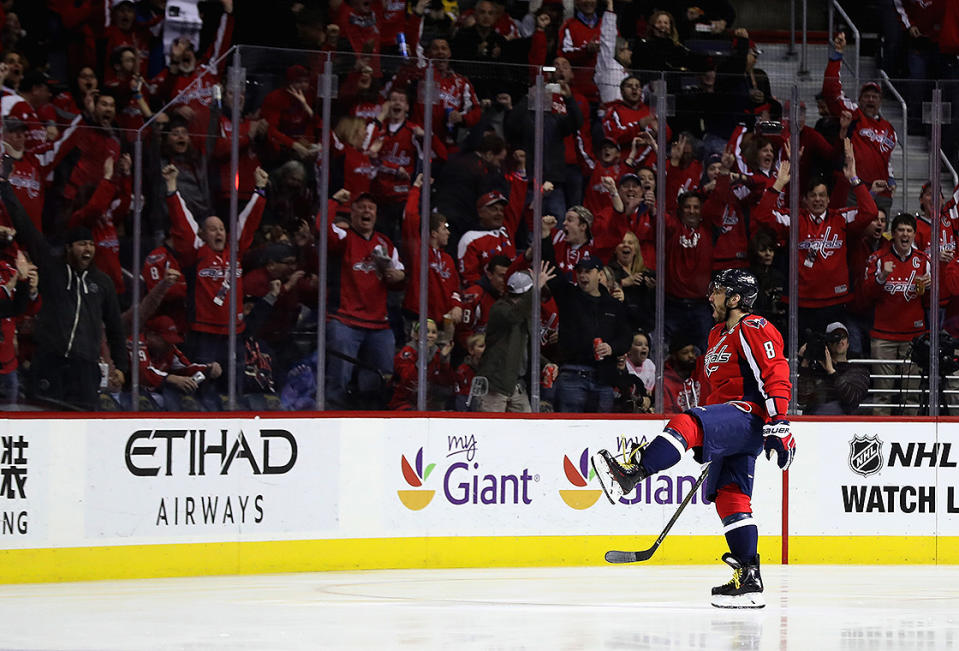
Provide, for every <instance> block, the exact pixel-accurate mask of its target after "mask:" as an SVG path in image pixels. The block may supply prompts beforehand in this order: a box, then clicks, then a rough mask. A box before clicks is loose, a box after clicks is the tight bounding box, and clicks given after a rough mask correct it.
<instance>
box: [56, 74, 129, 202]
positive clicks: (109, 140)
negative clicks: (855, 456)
mask: <svg viewBox="0 0 959 651" xmlns="http://www.w3.org/2000/svg"><path fill="white" fill-rule="evenodd" d="M116 113H117V105H116V99H115V98H114V96H113V94H111V93H110V92H109V91H106V90H104V91H100V93H99V94H98V95H97V96H96V98H95V99H94V100H93V113H92V115H90V116H89V117H88V118H87V119H86V120H84V121H83V122H82V123H80V125H79V126H80V128H79V129H78V132H77V134H76V149H77V150H78V151H79V157H78V159H77V161H76V164H75V165H74V166H73V169H72V170H70V172H69V175H68V180H67V184H66V186H65V187H64V188H63V197H64V198H65V199H66V200H67V201H68V202H70V201H73V200H74V199H75V198H76V196H77V194H79V192H80V189H81V188H83V187H84V186H87V185H89V186H95V185H96V184H97V183H99V182H100V179H101V177H102V175H103V162H104V160H106V159H107V158H112V159H113V162H114V164H116V162H117V159H118V158H119V157H120V138H119V137H118V136H117V133H116V131H115V126H114V120H115V118H116Z"/></svg>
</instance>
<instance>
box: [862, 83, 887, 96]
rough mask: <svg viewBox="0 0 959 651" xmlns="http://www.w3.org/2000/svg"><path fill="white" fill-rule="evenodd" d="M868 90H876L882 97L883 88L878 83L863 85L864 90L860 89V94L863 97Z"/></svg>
mask: <svg viewBox="0 0 959 651" xmlns="http://www.w3.org/2000/svg"><path fill="white" fill-rule="evenodd" d="M867 90H874V91H876V92H877V93H879V94H880V95H882V86H880V85H879V83H878V82H875V81H867V82H866V83H864V84H863V85H862V88H860V89H859V94H860V95H862V94H863V93H865V92H866V91H867Z"/></svg>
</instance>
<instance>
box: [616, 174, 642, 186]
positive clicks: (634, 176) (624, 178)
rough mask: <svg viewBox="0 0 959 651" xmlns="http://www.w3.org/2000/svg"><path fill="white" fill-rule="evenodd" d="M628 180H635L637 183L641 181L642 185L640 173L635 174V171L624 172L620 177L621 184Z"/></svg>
mask: <svg viewBox="0 0 959 651" xmlns="http://www.w3.org/2000/svg"><path fill="white" fill-rule="evenodd" d="M626 181H633V182H635V183H639V184H640V185H642V181H640V179H639V175H638V174H634V173H632V172H626V173H625V174H623V175H622V176H621V177H619V184H620V185H622V184H623V183H625V182H626Z"/></svg>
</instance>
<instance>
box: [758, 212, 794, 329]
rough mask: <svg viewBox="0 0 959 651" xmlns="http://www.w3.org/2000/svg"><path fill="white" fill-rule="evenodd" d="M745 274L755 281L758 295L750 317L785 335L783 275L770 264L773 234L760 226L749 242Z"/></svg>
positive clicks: (774, 239)
mask: <svg viewBox="0 0 959 651" xmlns="http://www.w3.org/2000/svg"><path fill="white" fill-rule="evenodd" d="M749 259H750V265H749V270H750V271H751V272H752V274H753V275H754V276H755V277H756V283H757V285H758V287H759V294H758V295H757V296H756V302H755V304H754V305H753V314H757V315H759V316H761V317H765V318H766V319H768V320H769V321H770V322H771V323H772V324H773V325H774V326H776V329H777V330H779V332H782V333H785V332H786V331H787V330H786V325H787V322H786V319H787V317H788V314H787V307H788V306H787V305H786V303H785V300H784V299H785V296H786V293H787V292H786V275H785V274H784V273H783V272H782V270H780V269H779V268H777V267H776V265H775V264H774V262H775V259H776V234H775V233H774V232H773V231H772V230H771V229H770V228H768V227H766V226H761V227H760V228H759V229H757V230H756V233H755V234H754V235H753V237H752V239H750V241H749Z"/></svg>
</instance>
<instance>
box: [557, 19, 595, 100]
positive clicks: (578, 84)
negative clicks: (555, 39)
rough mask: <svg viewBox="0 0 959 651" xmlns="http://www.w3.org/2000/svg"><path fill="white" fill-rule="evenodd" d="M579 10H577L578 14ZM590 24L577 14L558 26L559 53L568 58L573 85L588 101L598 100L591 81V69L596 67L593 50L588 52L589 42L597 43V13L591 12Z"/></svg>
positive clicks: (593, 83)
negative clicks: (571, 68)
mask: <svg viewBox="0 0 959 651" xmlns="http://www.w3.org/2000/svg"><path fill="white" fill-rule="evenodd" d="M578 13H579V12H577V14H578ZM592 23H593V24H592V25H588V24H586V23H584V22H583V21H582V20H581V19H580V18H579V16H573V17H572V18H569V19H567V20H566V22H564V23H563V24H562V25H561V26H560V28H559V42H560V54H561V55H562V56H564V57H566V58H567V59H569V62H570V64H572V66H573V85H574V87H575V88H576V90H577V91H579V92H581V93H582V94H583V95H584V96H585V97H586V99H588V100H589V101H590V102H598V101H599V89H598V88H596V82H595V81H593V69H594V68H595V67H596V55H597V53H598V50H597V51H595V52H589V51H588V50H587V49H586V46H587V45H588V44H589V43H592V42H596V43H599V37H600V25H599V15H598V14H593V16H592Z"/></svg>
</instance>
